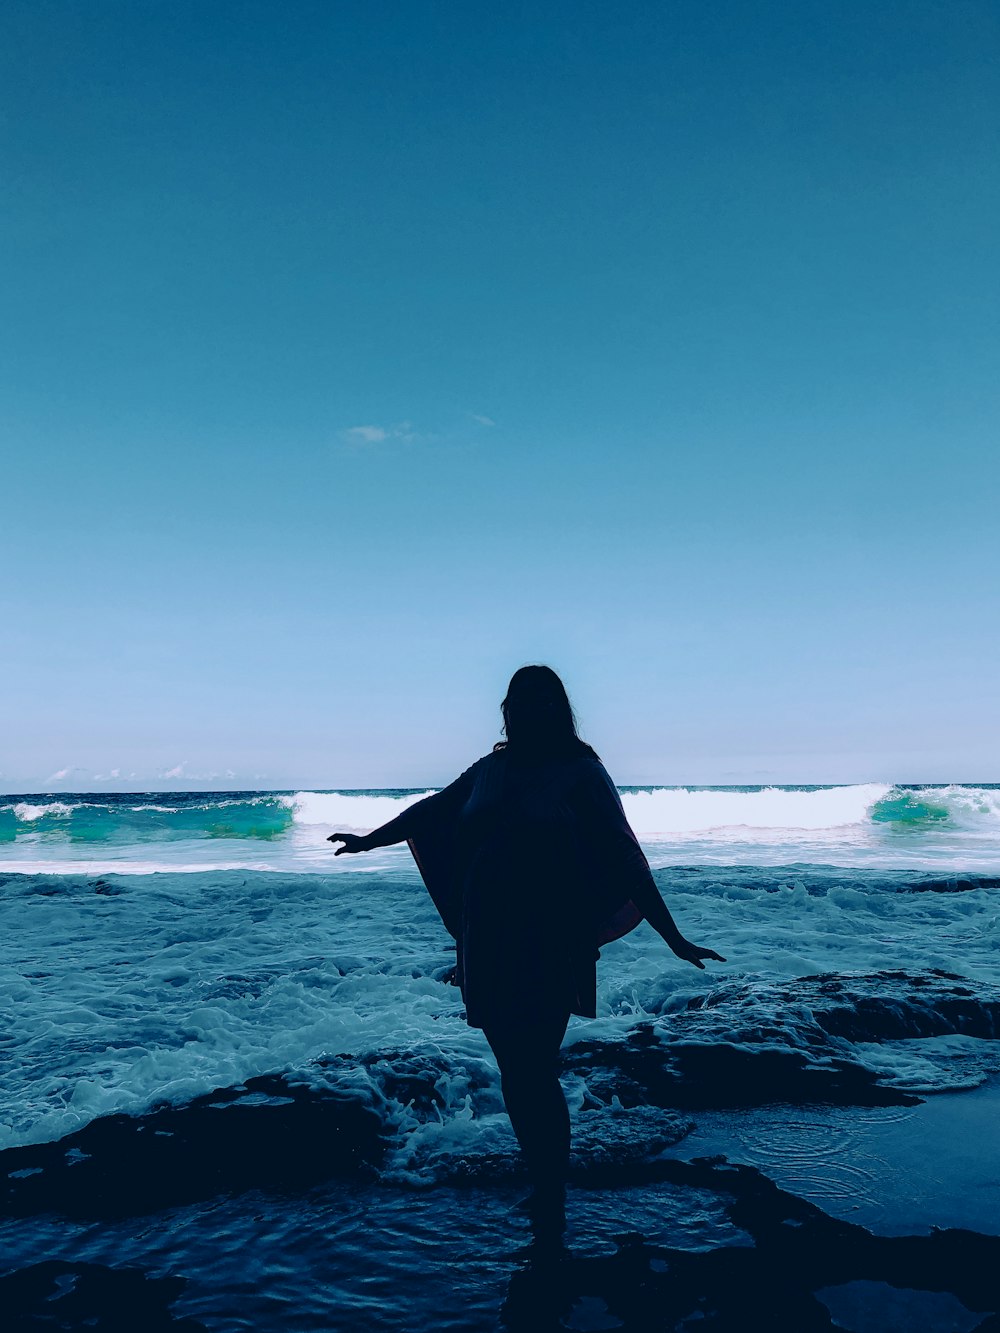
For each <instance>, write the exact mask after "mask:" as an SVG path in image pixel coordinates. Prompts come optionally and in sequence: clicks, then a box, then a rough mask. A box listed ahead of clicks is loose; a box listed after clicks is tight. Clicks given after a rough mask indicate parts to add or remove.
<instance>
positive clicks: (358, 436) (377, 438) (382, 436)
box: [340, 421, 421, 444]
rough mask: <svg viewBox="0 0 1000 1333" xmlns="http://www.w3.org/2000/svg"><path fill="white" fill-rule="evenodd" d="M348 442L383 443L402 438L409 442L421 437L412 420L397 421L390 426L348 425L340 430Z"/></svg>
mask: <svg viewBox="0 0 1000 1333" xmlns="http://www.w3.org/2000/svg"><path fill="white" fill-rule="evenodd" d="M340 434H341V437H342V438H343V439H345V440H347V442H348V443H349V444H384V443H385V441H386V440H402V441H403V443H404V444H410V443H412V442H413V441H414V440H419V439H420V438H421V436H420V435H418V434H417V433H416V432H415V431H414V429H413V422H412V421H397V422H396V423H395V425H392V426H348V427H347V429H346V430H342V431H341V432H340Z"/></svg>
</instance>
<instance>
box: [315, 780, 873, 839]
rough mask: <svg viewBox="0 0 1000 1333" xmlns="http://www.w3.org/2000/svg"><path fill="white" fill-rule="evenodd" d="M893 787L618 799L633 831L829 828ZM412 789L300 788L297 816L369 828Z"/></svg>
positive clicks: (643, 794) (694, 792)
mask: <svg viewBox="0 0 1000 1333" xmlns="http://www.w3.org/2000/svg"><path fill="white" fill-rule="evenodd" d="M891 790H892V788H891V787H890V786H889V785H888V784H886V783H879V782H869V783H864V784H862V785H860V786H855V787H827V788H823V789H821V790H817V791H789V790H787V789H784V788H780V787H768V788H765V789H764V790H762V791H718V790H716V791H705V790H699V789H697V788H689V787H657V788H655V789H654V790H653V791H639V792H625V794H624V796H623V797H622V800H623V802H624V805H625V812H626V814H627V815H628V817H629V822H630V823H631V824H632V827H633V828H634V829H635V831H636V833H638V834H640V835H642V834H670V833H691V832H696V831H700V830H704V831H708V830H711V829H724V828H759V829H829V828H843V827H846V826H849V825H852V824H863V823H864V822H865V821H866V819H867V817H868V813H869V811H870V810H871V808H872V806H873V805H874V804H875V803H876V801H879V800H881V799H882V798H883V797H884V796H886V795H888V793H889V792H890V791H891ZM429 794H430V792H429V791H428V792H420V793H417V794H416V795H412V796H374V795H373V796H347V795H344V794H343V793H341V792H310V791H301V792H297V793H296V795H295V797H294V809H295V821H296V823H300V824H324V825H329V826H330V827H342V828H344V829H371V828H377V827H378V826H379V824H384V823H385V822H386V821H387V820H389V819H392V818H393V816H395V815H397V814H399V813H400V811H402V810H405V809H406V808H407V806H409V805H412V804H413V803H414V801H419V800H420V799H422V797H423V796H427V795H429Z"/></svg>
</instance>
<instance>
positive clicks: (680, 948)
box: [667, 935, 726, 972]
mask: <svg viewBox="0 0 1000 1333" xmlns="http://www.w3.org/2000/svg"><path fill="white" fill-rule="evenodd" d="M667 943H668V944H669V945H670V947H671V949H672V950H673V951H674V953H675V954H676V955H677V957H678V958H683V959H684V961H685V963H694V965H695V967H700V968H701V970H702V971H703V972H704V970H705V964H704V963H703V962H702V961H701V960H702V959H703V958H711V959H712V961H713V962H715V963H724V962H725V961H726V960H725V959H724V958H723V956H722V954H721V953H716V952H715V950H714V949H699V948H698V946H697V944H692V943H691V941H690V940H686V939H685V938H684V937H683V935H682V936H680V938H679V939H676V940H668V941H667Z"/></svg>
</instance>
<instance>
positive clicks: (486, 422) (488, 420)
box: [469, 412, 497, 426]
mask: <svg viewBox="0 0 1000 1333" xmlns="http://www.w3.org/2000/svg"><path fill="white" fill-rule="evenodd" d="M469 416H470V417H471V418H472V420H473V421H475V422H476V423H477V424H478V425H480V426H495V425H496V424H497V423H496V422H495V421H494V420H493V418H492V417H484V416H481V415H480V413H479V412H470V413H469Z"/></svg>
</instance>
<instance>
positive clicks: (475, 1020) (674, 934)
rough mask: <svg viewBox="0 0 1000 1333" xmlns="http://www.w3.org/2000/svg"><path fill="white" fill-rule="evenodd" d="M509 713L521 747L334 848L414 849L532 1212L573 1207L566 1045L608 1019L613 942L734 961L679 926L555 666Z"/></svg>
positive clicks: (515, 690) (520, 682)
mask: <svg viewBox="0 0 1000 1333" xmlns="http://www.w3.org/2000/svg"><path fill="white" fill-rule="evenodd" d="M501 712H502V714H503V732H504V735H505V737H506V740H504V741H500V742H499V743H498V744H497V745H496V746H494V748H493V751H492V752H491V753H490V754H488V755H485V756H484V757H483V758H482V759H479V760H477V762H476V763H474V764H473V765H472V766H471V767H470V768H468V769H466V770H465V772H464V773H462V774H461V775H460V776H459V777H458V778H456V780H455V781H454V782H452V783H451V784H450V785H449V786H447V787H445V788H444V789H443V790H441V791H439V792H435V793H434V794H433V795H431V796H427V797H425V798H424V799H423V800H421V801H418V802H416V803H415V804H414V805H411V806H410V807H409V808H408V809H406V810H404V811H403V812H402V813H401V814H399V815H397V816H396V817H395V818H394V819H391V820H390V821H389V822H388V823H387V824H383V825H382V827H381V828H377V829H375V830H374V831H373V832H371V833H368V834H365V835H358V834H353V833H332V834H331V835H330V837H329V841H330V842H337V843H341V844H342V846H340V847H338V848H337V851H336V855H338V856H340V855H342V854H343V853H345V852H347V853H358V852H366V851H370V850H372V849H373V848H376V847H388V846H390V845H392V844H393V843H399V842H404V841H405V842H408V843H409V845H410V848H411V851H412V852H413V855H414V858H415V860H416V862H417V865H418V867H419V869H420V871H421V874H422V875H423V878H424V881H425V883H426V884H427V887H428V889H429V890H430V893H431V896H432V897H433V899H434V902H435V904H436V906H437V908H438V910H439V912H440V913H441V917H442V919H443V921H444V923H445V925H446V927H447V928H448V929H449V931H450V932H451V934H452V935H453V936H454V937H455V940H456V946H457V967H456V980H457V982H458V984H459V985H460V986H461V988H462V996H463V999H464V1001H465V1007H466V1018H467V1021H468V1022H469V1023H470V1024H471V1025H472V1026H474V1027H480V1028H482V1030H483V1032H484V1034H485V1036H486V1040H487V1041H488V1042H489V1044H490V1047H491V1048H492V1050H493V1053H494V1055H495V1057H496V1061H497V1064H498V1066H499V1069H500V1084H501V1090H502V1093H503V1099H504V1104H505V1106H506V1108H507V1113H508V1115H509V1116H510V1121H511V1125H512V1127H513V1129H514V1133H515V1135H516V1137H517V1140H518V1143H519V1145H520V1148H521V1153H522V1157H523V1160H524V1163H525V1166H526V1168H527V1172H528V1176H529V1180H530V1182H531V1185H532V1193H531V1195H530V1196H529V1198H528V1200H527V1201H526V1204H527V1206H528V1207H529V1209H532V1210H535V1211H536V1212H537V1211H538V1210H540V1209H542V1210H549V1211H551V1210H553V1209H555V1210H556V1211H560V1210H561V1209H562V1206H563V1200H564V1198H565V1182H566V1174H567V1167H568V1161H569V1147H570V1122H569V1111H568V1109H567V1106H566V1099H565V1097H564V1095H563V1091H562V1087H561V1086H560V1083H559V1077H558V1056H559V1047H560V1045H561V1043H562V1039H563V1037H564V1035H565V1032H566V1026H567V1023H568V1021H569V1016H570V1014H578V1015H580V1016H582V1017H590V1018H594V1017H596V1012H597V1010H596V987H597V973H596V962H597V958H598V953H599V947H600V945H601V944H606V943H608V942H609V941H610V940H612V939H615V938H618V937H619V936H620V935H622V934H624V933H626V932H627V931H628V930H630V929H632V928H633V927H634V926H635V925H637V924H638V922H639V921H641V920H642V919H645V920H646V921H648V922H649V924H650V925H651V926H652V927H653V929H654V930H656V931H657V932H658V933H659V934H660V935H661V936H662V938H663V940H664V941H665V942H666V944H667V946H668V947H669V948H670V949H671V950H672V952H673V953H674V954H676V955H677V957H678V958H681V959H683V960H685V961H686V962H688V963H693V964H694V966H695V967H699V968H704V966H705V964H704V960H705V959H714V960H715V961H716V962H725V959H724V958H722V956H721V955H720V954H718V953H716V952H715V951H714V950H712V949H702V948H699V947H698V946H696V945H694V944H692V943H691V942H690V940H687V939H685V938H684V936H683V935H682V934H681V932H680V930H679V929H678V928H677V925H676V924H675V922H674V919H673V917H672V916H671V914H670V911H669V910H668V908H667V906H666V904H665V903H664V901H663V898H662V897H661V895H660V892H659V890H658V888H657V886H656V882H655V881H654V879H653V876H652V874H651V873H650V869H649V864H648V862H647V860H646V857H645V855H644V854H643V851H642V848H641V847H640V846H639V843H638V840H637V838H636V836H635V834H634V833H633V831H632V829H631V828H630V827H629V823H628V820H627V818H626V816H625V811H624V809H623V807H622V802H621V798H620V796H619V795H618V790H617V788H616V787H615V785H614V783H613V782H612V780H611V778H610V776H609V775H608V773H607V771H606V769H605V768H604V766H603V764H602V763H601V761H600V759H599V758H598V756H597V755H596V754H595V752H594V750H593V749H592V748H591V747H590V746H589V745H588V744H586V742H584V741H583V740H581V739H580V737H579V735H578V734H577V725H576V719H575V717H574V714H573V710H572V707H571V705H570V702H569V698H568V696H567V694H566V690H565V687H564V686H563V683H562V681H561V680H560V679H559V677H558V676H557V675H556V673H555V672H554V671H553V670H552V669H551V667H547V666H538V665H534V666H524V667H521V668H520V669H519V670H518V671H515V673H514V675H513V676H512V678H511V681H510V684H509V686H508V688H507V694H506V697H505V698H504V700H503V702H502V704H501Z"/></svg>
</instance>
